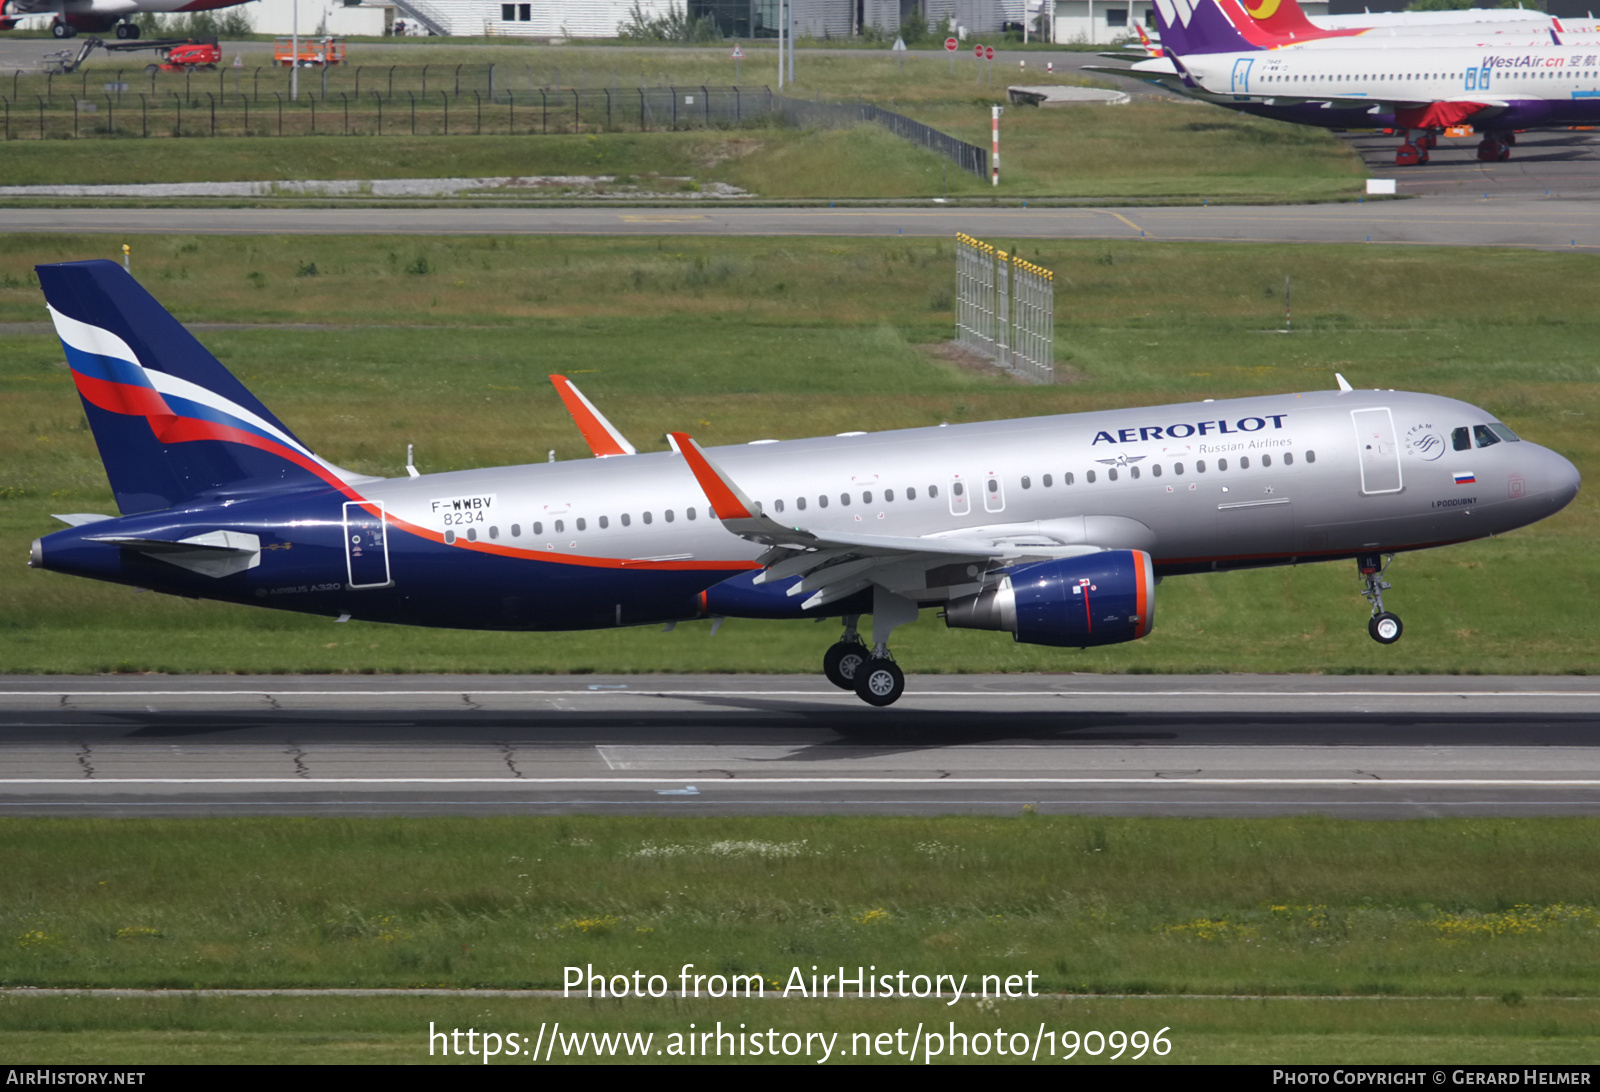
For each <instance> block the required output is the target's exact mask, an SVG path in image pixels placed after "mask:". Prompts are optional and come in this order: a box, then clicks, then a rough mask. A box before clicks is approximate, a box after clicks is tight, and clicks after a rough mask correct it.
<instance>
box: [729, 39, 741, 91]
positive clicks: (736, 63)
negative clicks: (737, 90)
mask: <svg viewBox="0 0 1600 1092" xmlns="http://www.w3.org/2000/svg"><path fill="white" fill-rule="evenodd" d="M729 56H730V57H732V58H733V82H734V83H738V82H739V68H740V62H741V61H743V60H744V50H742V49H740V48H739V44H738V43H737V42H735V43H734V46H733V52H732V53H730V54H729Z"/></svg>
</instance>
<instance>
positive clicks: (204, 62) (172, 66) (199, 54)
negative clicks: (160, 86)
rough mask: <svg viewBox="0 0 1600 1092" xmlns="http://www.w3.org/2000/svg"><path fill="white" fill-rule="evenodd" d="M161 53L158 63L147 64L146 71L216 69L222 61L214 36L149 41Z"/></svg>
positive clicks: (220, 50)
mask: <svg viewBox="0 0 1600 1092" xmlns="http://www.w3.org/2000/svg"><path fill="white" fill-rule="evenodd" d="M149 44H150V45H153V46H155V47H156V49H157V50H159V51H160V53H161V63H160V64H147V65H145V66H144V70H145V71H146V72H182V71H184V70H185V69H195V68H204V69H207V70H209V71H213V72H214V71H216V68H217V65H219V64H221V63H222V49H221V48H220V47H219V46H218V45H217V40H216V39H215V38H189V39H186V40H184V41H174V42H171V43H167V42H151V43H149Z"/></svg>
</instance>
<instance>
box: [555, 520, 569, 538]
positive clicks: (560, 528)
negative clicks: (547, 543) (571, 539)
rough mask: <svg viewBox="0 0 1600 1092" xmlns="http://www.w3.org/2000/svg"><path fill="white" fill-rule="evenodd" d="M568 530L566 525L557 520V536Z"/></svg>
mask: <svg viewBox="0 0 1600 1092" xmlns="http://www.w3.org/2000/svg"><path fill="white" fill-rule="evenodd" d="M566 529H567V526H566V524H564V523H562V522H561V521H560V520H556V534H558V535H559V534H560V533H561V532H563V531H565V530H566Z"/></svg>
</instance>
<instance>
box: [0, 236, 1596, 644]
mask: <svg viewBox="0 0 1600 1092" xmlns="http://www.w3.org/2000/svg"><path fill="white" fill-rule="evenodd" d="M120 242H121V240H120V239H117V238H114V237H113V238H104V237H87V236H85V237H78V236H59V237H51V236H20V235H12V236H8V237H4V238H3V239H0V331H3V330H4V329H5V326H4V324H6V323H19V322H35V323H37V322H39V321H40V320H41V319H42V318H43V317H44V316H43V314H42V302H41V299H40V296H39V294H38V290H37V288H35V287H31V286H30V284H29V278H30V269H31V266H32V264H33V263H34V262H38V261H57V260H65V259H77V258H85V257H93V256H97V255H99V256H106V257H111V256H115V255H116V253H117V250H118V248H119V246H120ZM994 242H996V243H997V244H1001V245H1007V246H1009V244H1008V243H1007V241H1006V240H994ZM133 245H134V254H133V261H134V268H135V270H136V271H137V272H138V274H139V275H140V277H141V279H142V280H143V281H144V283H145V284H147V285H148V286H149V287H150V288H151V290H152V291H153V292H154V293H155V295H156V296H157V298H158V299H160V300H162V301H163V302H164V303H166V304H167V305H169V306H170V307H171V308H172V309H173V311H174V312H175V313H176V314H177V315H178V316H179V318H180V319H182V320H184V321H188V322H221V323H237V324H246V325H247V328H243V329H224V330H216V331H207V332H202V334H201V337H202V340H204V341H205V342H206V343H207V344H209V345H210V346H211V347H212V348H213V349H214V350H215V351H216V352H217V353H218V354H219V356H220V357H221V358H222V359H223V360H224V362H226V363H227V364H229V365H230V366H231V367H232V368H233V369H234V370H235V371H236V372H237V373H238V374H239V375H240V376H241V378H243V379H244V381H245V382H246V383H247V384H249V385H250V386H251V388H252V389H253V390H255V391H256V392H257V393H258V394H259V395H260V396H261V397H262V398H263V399H264V400H265V401H266V403H267V404H268V405H269V406H271V407H272V408H273V410H274V412H276V413H277V414H278V415H279V416H280V417H282V418H283V419H284V420H286V421H287V422H288V423H289V424H290V425H291V427H292V428H294V429H295V430H296V432H297V433H298V434H299V435H300V436H301V437H302V438H303V439H305V440H306V441H307V442H309V443H310V444H311V445H312V447H313V448H314V449H315V450H317V451H318V452H319V453H320V454H322V455H323V456H324V457H326V458H329V459H331V460H332V461H334V462H336V463H338V464H340V465H344V466H349V467H352V468H353V469H356V470H360V471H364V472H368V473H375V474H385V475H397V474H400V473H402V463H403V460H404V453H405V450H406V445H407V444H408V443H415V444H416V445H417V459H418V464H419V466H420V467H422V468H423V469H424V470H426V471H438V470H454V469H464V468H469V467H475V466H494V465H505V464H513V463H522V462H538V461H542V460H543V459H544V457H545V453H546V451H548V450H551V449H554V450H555V451H556V453H557V457H558V458H563V459H567V458H583V457H586V456H587V452H586V449H585V448H584V447H583V444H582V441H581V438H580V437H579V435H578V433H577V431H576V429H575V428H574V427H573V426H572V424H571V422H570V420H569V419H568V418H567V417H566V415H565V413H564V412H563V411H562V409H561V407H560V404H559V402H558V401H557V400H556V398H555V397H554V395H553V392H552V391H551V390H550V388H549V386H548V383H547V381H546V379H545V376H546V375H547V374H549V373H551V372H564V373H566V374H568V375H571V376H572V377H573V378H574V379H575V380H576V381H577V382H578V383H579V385H580V386H581V387H582V388H583V389H584V391H585V392H586V393H587V394H588V395H589V396H590V397H591V398H593V399H594V400H595V401H596V402H597V403H598V404H599V405H600V406H601V407H602V408H603V410H604V411H605V412H606V414H607V415H608V416H610V417H611V419H612V420H613V421H615V422H616V423H617V425H618V426H619V427H620V428H621V429H622V430H623V432H624V433H625V434H627V435H628V436H629V437H630V438H631V439H632V440H633V441H634V442H635V443H636V444H638V445H639V446H640V447H641V448H643V449H646V450H661V449H663V448H664V440H663V437H664V435H665V433H666V432H668V431H670V430H674V429H680V428H687V429H688V430H689V431H691V432H692V433H693V434H694V435H695V436H696V437H697V438H698V439H700V440H701V441H702V442H703V443H706V444H732V443H742V442H745V441H747V440H751V439H757V438H763V437H772V438H780V439H784V438H794V437H799V436H807V435H818V434H829V433H837V432H844V431H849V430H853V429H863V428H865V429H876V428H893V427H906V426H920V425H929V424H937V423H938V422H940V421H972V420H985V419H998V418H1007V417H1018V416H1028V415H1034V414H1044V413H1062V412H1074V411H1082V410H1092V409H1097V408H1103V407H1112V406H1126V405H1147V404H1159V403H1166V402H1178V401H1191V400H1198V399H1201V398H1212V397H1216V398H1226V397H1236V396H1242V395H1249V394H1257V393H1276V392H1284V391H1294V390H1306V389H1321V388H1328V387H1331V386H1332V385H1333V379H1332V373H1333V371H1335V370H1340V371H1343V372H1344V373H1345V374H1346V375H1347V376H1348V377H1349V378H1350V380H1351V381H1352V382H1354V383H1356V384H1357V385H1358V386H1383V387H1396V388H1402V389H1413V390H1422V391H1430V392H1433V393H1438V394H1447V395H1452V396H1456V397H1460V398H1463V399H1465V400H1467V401H1469V402H1472V403H1474V404H1477V405H1482V406H1484V407H1485V408H1486V409H1487V410H1488V411H1489V412H1491V413H1493V414H1495V415H1497V416H1499V417H1501V418H1502V419H1504V420H1505V421H1507V422H1508V423H1509V424H1511V425H1512V426H1513V427H1514V428H1516V429H1518V430H1519V431H1520V432H1521V433H1522V434H1523V435H1525V436H1527V437H1528V438H1529V439H1531V440H1534V441H1536V442H1539V443H1542V444H1545V445H1547V446H1550V447H1553V448H1555V449H1556V450H1558V451H1561V452H1562V453H1563V454H1565V455H1567V456H1568V457H1569V458H1572V459H1573V460H1574V461H1575V462H1576V463H1577V465H1578V467H1579V469H1580V470H1581V471H1582V472H1583V473H1584V474H1585V475H1586V476H1588V477H1590V479H1591V480H1593V477H1594V475H1595V474H1596V473H1597V472H1600V439H1597V435H1596V433H1595V430H1594V429H1593V427H1592V424H1591V422H1592V421H1593V420H1594V419H1595V418H1596V416H1600V397H1597V390H1600V387H1597V385H1596V380H1597V379H1600V372H1597V367H1596V365H1595V363H1594V358H1593V350H1592V347H1593V345H1594V343H1595V341H1596V339H1597V335H1600V329H1597V320H1596V319H1595V318H1594V316H1593V308H1592V304H1591V301H1590V300H1589V298H1588V294H1587V290H1586V287H1585V286H1586V285H1587V284H1588V283H1589V280H1590V279H1591V265H1592V262H1593V259H1592V258H1589V257H1586V256H1582V255H1573V254H1560V253H1534V252H1509V251H1497V252H1482V253H1476V252H1464V251H1459V250H1437V251H1431V250H1425V249H1417V248H1406V249H1403V250H1400V249H1386V248H1381V247H1331V246H1321V247H1264V246H1225V245H1206V246H1179V245H1168V244H1161V243H1155V242H1144V243H1118V244H1094V243H1068V242H1052V241H1038V242H1035V241H1029V242H1028V243H1027V244H1025V245H1023V246H1022V247H1021V251H1022V253H1023V255H1024V256H1025V257H1026V258H1028V259H1029V260H1032V261H1037V262H1038V263H1040V264H1042V265H1044V266H1046V267H1048V268H1052V269H1055V270H1056V271H1057V274H1058V278H1057V285H1058V302H1057V335H1056V344H1057V365H1058V368H1059V369H1060V371H1061V372H1062V374H1063V375H1064V376H1065V377H1066V378H1067V379H1068V380H1069V381H1068V382H1064V383H1062V384H1060V385H1057V386H1055V387H1050V388H1038V387H1029V386H1024V385H1021V384H1018V383H1015V382H1013V381H1010V380H1009V379H1004V378H997V377H995V376H993V375H989V374H982V373H979V372H976V371H971V370H966V369H963V368H960V367H958V366H956V365H953V364H950V363H947V362H945V361H944V360H942V359H941V358H940V357H939V356H938V355H937V354H936V353H934V352H932V351H930V350H932V349H934V348H936V347H937V346H939V345H940V344H942V343H943V342H944V341H946V340H947V339H948V338H949V337H950V336H951V329H952V323H953V317H952V314H951V311H950V307H951V293H950V289H951V280H952V277H953V255H952V249H951V246H950V244H948V243H945V242H942V241H919V242H913V243H907V242H903V241H898V240H896V241H883V240H860V239H847V238H835V239H723V240H715V241H702V240H686V239H659V240H657V239H648V240H628V239H587V238H568V237H555V238H518V237H510V238H502V239H479V238H449V239H416V238H393V239H384V238H370V237H368V238H308V237H204V238H184V237H175V238H168V239H161V240H156V239H145V238H142V237H141V238H135V239H134V240H133ZM419 257H425V258H426V259H427V266H428V268H429V269H430V270H432V272H429V273H427V274H422V275H419V274H415V273H408V272H407V271H406V270H407V269H408V268H415V267H417V266H418V264H419V263H418V261H417V259H418V258H419ZM313 264H314V265H315V266H316V267H317V271H318V275H317V276H314V277H313V276H300V275H298V274H299V273H300V272H302V271H303V270H305V269H307V268H308V267H309V266H311V265H313ZM1286 274H1287V275H1292V276H1293V278H1294V286H1295V301H1296V305H1295V324H1296V328H1297V330H1298V331H1299V332H1297V333H1296V334H1294V335H1292V336H1291V337H1282V336H1265V335H1263V334H1261V333H1260V332H1259V331H1261V330H1263V329H1270V328H1273V327H1275V326H1277V325H1279V324H1280V322H1281V312H1280V310H1279V309H1280V308H1281V305H1282V297H1281V292H1282V285H1283V278H1284V276H1285V275H1286ZM6 285H9V287H4V286H6ZM250 324H262V325H261V326H260V327H253V326H251V325H250ZM285 324H312V325H315V326H317V327H318V328H313V329H294V328H279V327H282V326H284V325H285ZM319 324H326V325H325V328H324V327H323V326H322V325H319ZM14 329H15V328H14V327H13V330H14ZM24 329H25V330H26V331H27V332H22V333H16V332H12V333H4V334H3V335H0V406H4V408H5V411H6V425H5V426H4V428H3V430H0V555H3V556H9V557H12V558H21V557H23V556H25V551H26V549H27V545H28V542H29V541H30V540H31V539H32V538H34V537H37V536H39V535H41V534H43V533H47V532H48V531H50V530H52V529H54V528H55V527H56V526H57V525H56V524H55V523H54V522H53V521H52V520H50V519H49V514H50V513H52V512H82V511H89V512H95V511H99V512H112V511H113V510H114V508H113V503H112V501H111V499H110V497H109V495H108V492H107V488H106V484H105V479H104V472H103V470H102V468H101V466H100V462H99V459H98V456H97V454H96V452H95V449H94V445H93V442H92V438H91V437H90V436H89V434H88V433H87V432H86V431H85V429H84V425H83V420H82V415H81V410H80V409H79V405H78V402H77V398H76V395H75V393H74V392H73V390H72V385H71V380H70V378H69V377H68V376H67V374H66V372H65V369H64V366H63V362H62V359H61V354H60V348H59V345H57V344H56V343H55V342H54V340H53V338H52V337H51V336H50V335H49V334H48V332H47V331H46V329H45V328H44V327H28V328H24ZM1597 536H1600V510H1597V506H1596V504H1595V501H1594V493H1593V491H1592V490H1591V491H1588V492H1585V493H1582V494H1580V496H1579V498H1578V500H1577V501H1576V502H1574V504H1573V505H1572V506H1570V507H1569V508H1568V509H1567V510H1565V511H1563V512H1562V513H1560V514H1559V515H1558V516H1556V517H1554V518H1552V519H1550V520H1547V521H1545V522H1543V523H1540V524H1538V525H1535V526H1533V527H1531V528H1527V529H1525V530H1523V531H1519V532H1517V533H1516V534H1513V535H1509V536H1505V537H1502V538H1497V539H1490V540H1485V541H1482V542H1478V543H1474V544H1470V545H1466V546H1460V547H1452V548H1449V549H1444V550H1437V551H1428V552H1424V553H1420V554H1412V555H1406V556H1403V557H1402V558H1400V560H1399V561H1398V562H1397V563H1396V566H1395V569H1394V570H1393V573H1392V575H1393V576H1394V577H1396V578H1397V579H1396V589H1395V591H1394V592H1391V593H1390V598H1389V602H1390V605H1391V606H1392V607H1393V608H1394V609H1396V610H1397V611H1398V612H1399V613H1401V614H1402V615H1403V616H1404V617H1405V619H1406V627H1407V634H1406V639H1405V640H1404V641H1402V642H1401V643H1400V644H1398V645H1396V646H1393V647H1391V648H1385V647H1381V646H1378V645H1376V644H1375V643H1374V642H1372V641H1371V640H1370V639H1368V637H1367V636H1366V633H1365V627H1364V625H1363V621H1364V619H1365V617H1366V608H1365V605H1364V603H1363V602H1362V600H1361V599H1360V597H1359V595H1358V594H1357V590H1358V589H1357V582H1356V580H1355V578H1354V573H1353V567H1351V566H1349V565H1347V564H1336V565H1313V566H1304V567H1299V568H1286V569H1276V570H1267V571H1260V572H1253V573H1233V574H1225V575H1217V576H1196V577H1184V578H1181V579H1174V580H1170V581H1167V582H1165V583H1164V584H1163V585H1162V588H1161V590H1160V594H1159V597H1158V598H1159V604H1160V605H1159V609H1158V612H1157V625H1156V627H1155V630H1154V632H1153V634H1152V635H1151V636H1150V637H1149V638H1147V639H1145V640H1142V641H1139V642H1135V643H1132V644H1129V645H1119V646H1112V647H1108V648H1103V649H1097V650H1089V651H1082V652H1080V651H1062V650H1057V649H1048V648H1041V647H1035V646H1028V645H1018V644H1015V643H1013V642H1011V641H1009V640H1007V639H1006V638H1005V637H1004V636H1003V635H997V634H990V633H981V632H972V631H951V630H947V629H945V628H944V627H943V624H942V623H941V622H940V621H939V620H938V619H936V618H933V617H928V618H926V619H924V620H923V621H922V622H920V623H919V624H917V625H914V626H910V627H907V628H905V629H904V630H901V631H899V632H898V633H897V634H896V650H897V653H898V655H899V656H900V658H901V660H902V662H904V663H906V664H907V665H908V666H909V667H910V668H911V669H912V670H914V671H916V672H940V671H1027V672H1037V671H1120V672H1129V671H1138V672H1145V671H1151V672H1169V671H1178V672H1189V671H1217V670H1248V671H1310V672H1330V673H1342V672H1445V673H1475V672H1489V673H1500V672H1529V673H1542V672H1593V671H1596V670H1600V658H1597V653H1596V651H1595V645H1594V642H1593V640H1592V634H1591V633H1590V629H1591V628H1592V627H1591V626H1590V615H1591V614H1592V611H1591V610H1590V609H1589V607H1590V605H1592V604H1593V603H1594V602H1595V597H1596V594H1597V589H1596V582H1595V572H1594V567H1593V563H1592V543H1593V542H1594V540H1595V538H1596V537H1597ZM830 632H831V631H830ZM730 638H732V639H730ZM824 640H825V637H824V636H823V635H821V634H820V633H819V631H818V630H817V629H816V628H815V627H809V626H794V625H787V624H784V623H760V622H751V621H741V620H734V621H732V622H730V623H729V624H728V628H727V630H726V632H725V633H724V634H723V635H722V636H721V637H720V638H718V639H715V640H713V639H710V638H709V637H708V635H707V631H706V628H705V626H703V625H698V626H697V625H690V626H684V627H680V629H679V631H678V632H676V633H674V634H671V635H663V634H660V633H658V632H656V631H654V630H647V631H635V630H624V631H604V632H594V633H577V634H561V635H525V634H522V635H518V634H488V633H471V632H455V633H449V634H444V633H439V632H436V631H424V630H414V629H407V628H404V627H391V626H380V625H361V626H345V627H338V628H337V629H335V628H330V626H329V625H328V623H327V621H326V620H325V619H320V618H309V617H302V616H297V615H287V614H277V613H269V612H265V611H252V610H247V609H243V608H238V607H232V606H226V605H222V604H215V603H200V602H193V601H188V600H178V599H168V598H164V597H159V596H143V595H137V594H135V593H133V592H131V591H129V590H128V589H123V588H117V587H112V586H109V585H102V584H96V583H93V582H90V581H86V580H75V579H71V578H67V577H63V576H60V575H59V574H53V573H45V572H37V571H33V570H29V569H26V568H23V567H21V566H20V565H12V566H9V567H6V568H4V569H0V670H3V671H9V672H84V671H112V670H160V671H223V672H227V671H264V672H295V671H350V672H358V671H374V670H375V671H491V672H523V671H583V672H594V671H598V672H613V671H623V672H662V671H669V672H670V671H802V672H810V671H813V670H814V669H815V659H816V655H817V652H818V650H819V648H820V642H822V641H824Z"/></svg>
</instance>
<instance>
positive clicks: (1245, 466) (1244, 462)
mask: <svg viewBox="0 0 1600 1092" xmlns="http://www.w3.org/2000/svg"><path fill="white" fill-rule="evenodd" d="M1223 469H1224V470H1226V469H1227V467H1223ZM1239 469H1240V470H1249V469H1250V456H1248V455H1241V456H1239Z"/></svg>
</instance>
